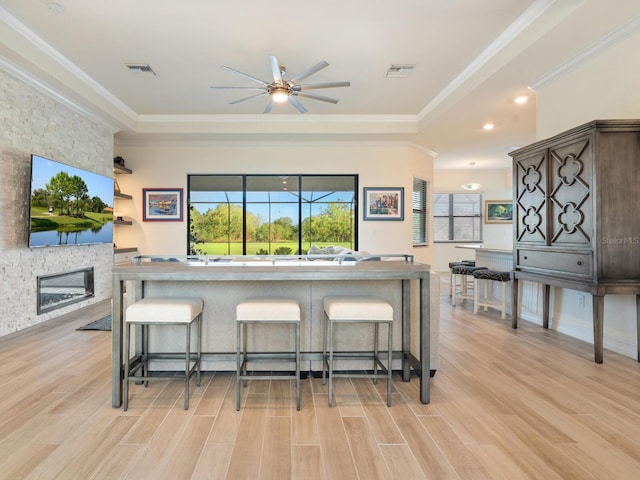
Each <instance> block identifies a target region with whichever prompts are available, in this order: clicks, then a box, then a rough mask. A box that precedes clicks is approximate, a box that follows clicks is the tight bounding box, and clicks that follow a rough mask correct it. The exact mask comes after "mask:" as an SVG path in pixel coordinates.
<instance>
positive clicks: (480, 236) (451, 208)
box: [433, 192, 484, 243]
mask: <svg viewBox="0 0 640 480" xmlns="http://www.w3.org/2000/svg"><path fill="white" fill-rule="evenodd" d="M437 195H447V196H448V199H449V201H448V205H449V208H448V215H437V214H436V211H437V210H436V208H435V205H436V196H437ZM456 195H465V196H477V203H476V206H477V212H478V213H477V214H473V215H455V214H454V212H455V196H456ZM483 198H484V196H483V195H482V194H481V193H466V192H435V193H434V194H433V204H434V206H433V219H434V222H435V220H436V218H448V219H449V220H448V227H449V228H448V232H449V235H448V239H447V240H439V239H436V237H435V228H434V238H433V242H434V243H482V242H483V238H484V230H483V226H482V213H483V212H482V206H483ZM456 218H473V219H478V238H474V239H469V240H466V239H456V238H455V219H456Z"/></svg>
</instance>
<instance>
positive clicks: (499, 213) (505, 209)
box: [484, 200, 513, 223]
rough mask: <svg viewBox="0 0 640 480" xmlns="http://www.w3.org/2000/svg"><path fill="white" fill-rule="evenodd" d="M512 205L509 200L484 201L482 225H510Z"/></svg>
mask: <svg viewBox="0 0 640 480" xmlns="http://www.w3.org/2000/svg"><path fill="white" fill-rule="evenodd" d="M512 222H513V204H512V203H511V200H485V201H484V223H512Z"/></svg>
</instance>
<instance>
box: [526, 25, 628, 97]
mask: <svg viewBox="0 0 640 480" xmlns="http://www.w3.org/2000/svg"><path fill="white" fill-rule="evenodd" d="M638 31H640V15H638V16H636V17H634V18H632V19H631V20H629V21H628V22H627V23H625V24H623V25H622V26H620V28H617V29H615V30H613V31H612V32H610V33H608V34H607V35H605V36H604V37H602V38H601V39H600V40H598V41H597V42H595V43H593V44H592V45H591V46H589V47H587V48H585V49H584V50H582V51H581V52H579V53H578V54H576V55H574V56H573V57H571V58H570V59H568V60H567V61H566V62H564V63H562V64H560V65H558V66H557V67H556V68H554V69H553V70H551V71H549V72H547V73H545V74H544V75H543V76H542V78H540V79H539V80H537V81H536V82H534V83H532V84H531V85H529V88H531V90H533V91H536V90H538V89H539V88H542V87H544V86H545V85H547V84H549V83H550V82H552V81H554V80H556V79H557V78H560V77H561V76H563V75H565V74H567V73H569V72H571V71H572V70H574V69H575V68H577V67H578V66H580V65H582V64H583V63H585V62H587V61H589V60H590V59H592V58H593V57H595V56H596V55H599V54H601V53H602V52H604V51H606V50H608V49H610V48H612V47H613V46H614V45H617V44H618V43H620V42H621V41H623V40H624V39H626V38H628V37H630V36H631V35H633V34H635V33H637V32H638Z"/></svg>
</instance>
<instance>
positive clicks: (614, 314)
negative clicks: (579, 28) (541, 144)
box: [522, 33, 640, 362]
mask: <svg viewBox="0 0 640 480" xmlns="http://www.w3.org/2000/svg"><path fill="white" fill-rule="evenodd" d="M639 51H640V33H635V34H633V35H631V36H629V37H627V38H625V39H622V40H621V41H620V42H619V43H616V44H613V45H610V46H608V47H607V48H605V49H603V50H601V51H599V52H598V53H597V54H596V55H595V56H592V57H590V58H588V59H586V60H585V61H584V62H583V63H580V64H578V65H576V66H575V67H574V68H573V69H571V70H569V71H567V72H566V73H564V75H561V76H558V77H557V78H554V79H552V80H549V81H548V82H546V83H544V84H543V85H542V86H540V87H538V89H537V90H536V97H537V100H538V109H537V132H536V136H537V138H538V139H544V138H547V137H549V136H552V135H555V134H557V133H561V132H563V131H565V130H568V129H570V128H572V127H575V126H578V125H581V124H583V123H586V122H589V121H591V120H601V119H629V118H640V88H638V85H640V68H638V65H637V62H636V60H635V59H636V58H637V56H638V52H639ZM536 293H537V295H533V296H531V297H530V298H529V299H528V301H527V299H525V301H524V302H523V304H522V307H523V311H522V317H523V318H525V319H528V320H531V321H534V322H536V323H540V324H541V323H542V320H541V309H540V294H541V290H539V289H538V290H537V291H536ZM604 315H605V321H604V328H605V331H604V346H605V348H608V349H611V350H613V351H616V352H619V353H622V354H624V355H627V356H629V357H632V358H635V357H636V355H637V353H636V338H637V337H636V302H635V297H634V296H632V295H608V296H606V297H605V312H604ZM550 327H551V328H553V329H555V330H558V331H561V332H564V333H567V334H569V335H572V336H574V337H577V338H580V339H582V340H585V341H587V342H591V343H593V320H592V310H591V298H590V296H589V295H586V294H584V293H581V292H575V291H572V290H568V289H561V288H553V289H552V294H551V310H550ZM605 362H606V354H605Z"/></svg>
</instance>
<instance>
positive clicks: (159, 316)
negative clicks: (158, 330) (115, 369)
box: [123, 297, 204, 411]
mask: <svg viewBox="0 0 640 480" xmlns="http://www.w3.org/2000/svg"><path fill="white" fill-rule="evenodd" d="M203 304H204V302H203V301H202V299H201V298H153V297H151V298H144V299H142V300H140V301H138V302H135V303H134V304H132V305H130V306H129V307H128V308H127V311H126V315H125V330H124V389H123V394H124V410H125V411H126V410H127V409H128V408H129V382H131V381H144V382H145V386H147V384H148V383H149V380H156V379H159V378H176V377H175V375H174V374H173V373H171V374H166V373H161V372H156V373H153V374H152V373H151V372H149V360H157V359H163V360H164V359H181V360H184V362H185V367H184V409H185V410H188V409H189V381H190V380H191V377H192V376H193V374H194V373H195V374H196V385H197V386H198V387H199V386H200V355H201V339H202V308H203ZM194 322H196V323H197V337H198V338H197V342H196V345H197V348H196V353H195V357H194V355H193V354H192V353H191V326H192V325H193V323H194ZM137 325H139V326H141V327H142V331H141V333H142V342H141V343H142V350H141V352H140V354H137V355H135V356H134V357H133V358H131V359H130V358H129V349H130V336H131V327H132V326H137ZM151 325H156V326H160V325H181V326H184V327H185V329H186V339H185V352H184V353H151V352H149V327H150V326H151ZM138 371H140V374H138Z"/></svg>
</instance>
